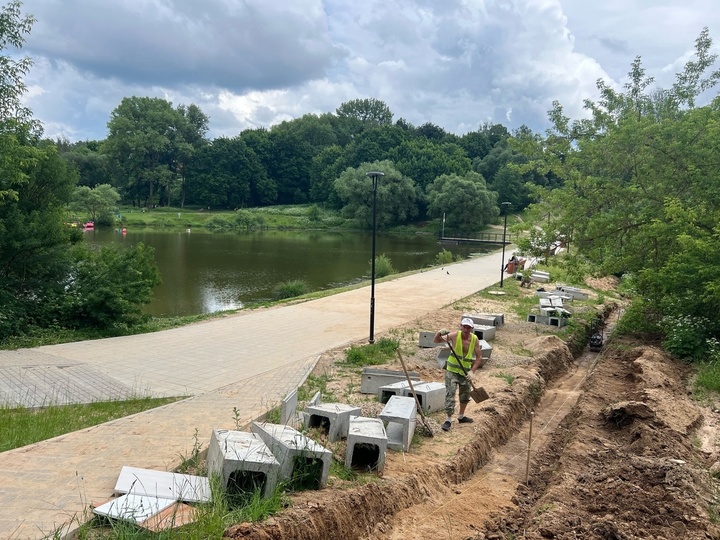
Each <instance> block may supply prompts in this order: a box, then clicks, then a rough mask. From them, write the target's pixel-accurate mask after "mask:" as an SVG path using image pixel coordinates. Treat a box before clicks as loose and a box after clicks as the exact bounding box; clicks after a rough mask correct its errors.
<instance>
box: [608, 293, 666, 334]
mask: <svg viewBox="0 0 720 540" xmlns="http://www.w3.org/2000/svg"><path fill="white" fill-rule="evenodd" d="M660 318H661V315H660V313H658V311H657V306H656V305H655V304H653V303H652V302H649V301H647V300H644V299H643V298H641V297H635V298H634V299H633V301H632V303H631V304H630V305H629V306H628V307H627V308H625V310H624V311H623V313H622V316H621V317H620V319H619V320H618V322H617V324H616V325H615V330H614V333H615V334H616V335H618V336H634V337H642V338H653V337H656V336H659V335H660V328H659V322H660Z"/></svg>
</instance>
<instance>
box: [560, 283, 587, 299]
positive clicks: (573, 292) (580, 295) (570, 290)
mask: <svg viewBox="0 0 720 540" xmlns="http://www.w3.org/2000/svg"><path fill="white" fill-rule="evenodd" d="M555 290H557V291H562V292H563V293H564V294H566V295H568V296H571V297H572V298H573V300H587V299H588V298H590V296H589V295H588V293H586V292H584V291H581V290H580V289H578V288H577V287H568V286H567V285H562V284H558V285H557V287H555Z"/></svg>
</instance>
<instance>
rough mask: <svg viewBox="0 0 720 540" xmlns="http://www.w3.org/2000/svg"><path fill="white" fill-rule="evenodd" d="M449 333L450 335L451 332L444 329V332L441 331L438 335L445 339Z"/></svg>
mask: <svg viewBox="0 0 720 540" xmlns="http://www.w3.org/2000/svg"><path fill="white" fill-rule="evenodd" d="M449 333H450V331H449V330H445V329H444V328H443V329H442V330H440V332H438V334H440V335H441V336H443V337H445V336H447V335H448V334H449Z"/></svg>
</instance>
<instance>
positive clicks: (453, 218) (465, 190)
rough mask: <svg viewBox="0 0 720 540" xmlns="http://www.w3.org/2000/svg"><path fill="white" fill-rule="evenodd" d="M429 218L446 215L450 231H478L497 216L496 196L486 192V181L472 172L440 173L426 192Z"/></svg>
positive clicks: (495, 219)
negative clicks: (462, 175) (458, 173)
mask: <svg viewBox="0 0 720 540" xmlns="http://www.w3.org/2000/svg"><path fill="white" fill-rule="evenodd" d="M427 200H428V210H427V211H428V215H429V216H431V217H435V218H442V217H443V215H444V216H446V219H447V221H446V223H447V226H448V227H449V228H454V229H455V230H462V231H464V232H465V233H469V232H472V231H478V230H480V229H482V228H483V227H484V226H485V225H486V224H488V223H494V222H496V221H497V218H498V216H499V209H498V204H497V193H495V192H493V191H488V189H487V186H486V184H485V180H484V179H483V177H482V176H481V175H479V174H478V173H475V172H468V173H467V174H465V176H464V177H460V176H458V175H454V174H453V175H446V174H443V175H441V176H438V177H437V178H435V180H434V181H433V182H432V184H431V185H430V186H429V187H428V190H427Z"/></svg>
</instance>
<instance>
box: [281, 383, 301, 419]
mask: <svg viewBox="0 0 720 540" xmlns="http://www.w3.org/2000/svg"><path fill="white" fill-rule="evenodd" d="M297 404H298V393H297V388H296V389H295V390H293V391H292V392H290V393H289V394H288V395H287V396H285V397H284V398H283V400H282V404H281V405H280V423H281V424H288V423H289V422H290V420H292V419H293V418H295V411H296V409H297Z"/></svg>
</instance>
